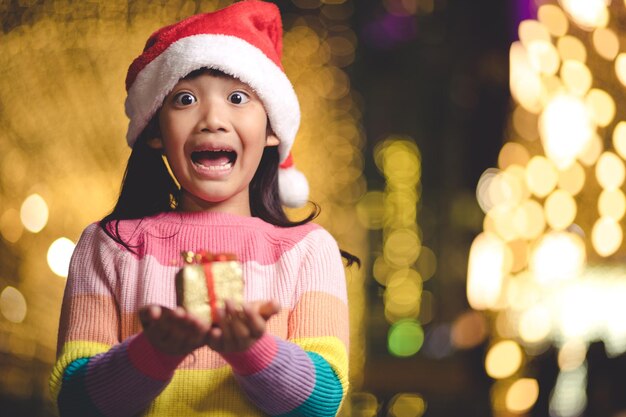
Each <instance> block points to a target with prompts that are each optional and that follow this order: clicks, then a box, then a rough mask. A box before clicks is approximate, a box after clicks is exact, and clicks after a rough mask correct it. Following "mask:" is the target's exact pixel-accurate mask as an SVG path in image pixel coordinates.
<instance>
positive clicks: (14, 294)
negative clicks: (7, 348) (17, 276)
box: [0, 286, 27, 323]
mask: <svg viewBox="0 0 626 417" xmlns="http://www.w3.org/2000/svg"><path fill="white" fill-rule="evenodd" d="M26 311H27V308H26V299H25V298H24V296H23V295H22V293H21V292H20V291H19V290H18V289H17V288H15V287H11V286H8V287H5V288H4V289H3V290H2V293H0V313H2V315H3V316H4V318H5V319H7V320H9V321H10V322H12V323H21V322H23V321H24V318H25V317H26Z"/></svg>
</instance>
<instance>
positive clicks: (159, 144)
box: [146, 137, 163, 149]
mask: <svg viewBox="0 0 626 417" xmlns="http://www.w3.org/2000/svg"><path fill="white" fill-rule="evenodd" d="M146 145H148V147H150V148H152V149H163V139H161V138H158V137H157V138H152V139H148V140H147V141H146Z"/></svg>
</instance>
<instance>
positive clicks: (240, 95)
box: [228, 91, 250, 104]
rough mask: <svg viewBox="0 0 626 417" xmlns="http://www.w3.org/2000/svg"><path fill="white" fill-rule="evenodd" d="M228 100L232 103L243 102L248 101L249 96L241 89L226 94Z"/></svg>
mask: <svg viewBox="0 0 626 417" xmlns="http://www.w3.org/2000/svg"><path fill="white" fill-rule="evenodd" d="M228 101H230V102H231V103H233V104H244V103H247V102H249V101H250V96H248V94H246V93H244V92H243V91H235V92H234V93H231V95H229V96H228Z"/></svg>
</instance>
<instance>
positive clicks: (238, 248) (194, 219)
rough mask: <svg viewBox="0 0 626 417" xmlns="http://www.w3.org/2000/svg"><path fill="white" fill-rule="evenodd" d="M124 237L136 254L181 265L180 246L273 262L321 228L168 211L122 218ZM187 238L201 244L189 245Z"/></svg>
mask: <svg viewBox="0 0 626 417" xmlns="http://www.w3.org/2000/svg"><path fill="white" fill-rule="evenodd" d="M119 230H120V233H121V235H122V237H123V239H124V240H125V241H128V242H130V243H131V244H133V245H140V244H141V243H142V242H143V243H145V245H141V246H140V247H138V248H137V250H138V252H139V254H138V257H139V258H142V257H144V256H152V257H154V258H156V259H157V260H158V262H159V263H160V264H161V265H182V259H181V256H180V251H181V250H199V249H204V250H206V251H208V252H213V253H234V254H237V256H238V257H239V260H241V261H242V262H248V261H256V262H258V263H260V264H262V265H271V264H275V263H276V262H277V261H278V259H279V258H281V256H282V255H283V253H284V252H286V251H290V250H291V249H292V248H293V247H294V246H296V245H297V244H298V243H300V242H301V241H303V240H304V239H305V238H307V236H308V235H309V233H311V232H312V231H314V230H321V228H320V227H319V226H318V225H315V224H313V223H309V224H306V225H303V226H299V227H291V228H280V227H277V226H274V225H271V224H269V223H265V222H264V221H263V220H261V219H259V218H256V217H245V216H236V215H232V214H226V213H213V212H198V213H184V212H170V213H162V214H160V215H157V216H155V217H152V218H146V219H143V220H125V221H121V222H120V224H119ZM189 242H199V243H198V244H199V245H203V247H198V248H189V247H186V246H188V245H189Z"/></svg>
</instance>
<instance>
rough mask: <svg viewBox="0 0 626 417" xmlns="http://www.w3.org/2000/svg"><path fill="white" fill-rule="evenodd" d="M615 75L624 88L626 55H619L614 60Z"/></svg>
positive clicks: (625, 81) (625, 82)
mask: <svg viewBox="0 0 626 417" xmlns="http://www.w3.org/2000/svg"><path fill="white" fill-rule="evenodd" d="M615 74H616V75H617V79H618V80H619V82H620V83H622V85H624V86H626V53H621V54H619V55H618V56H617V58H615Z"/></svg>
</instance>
